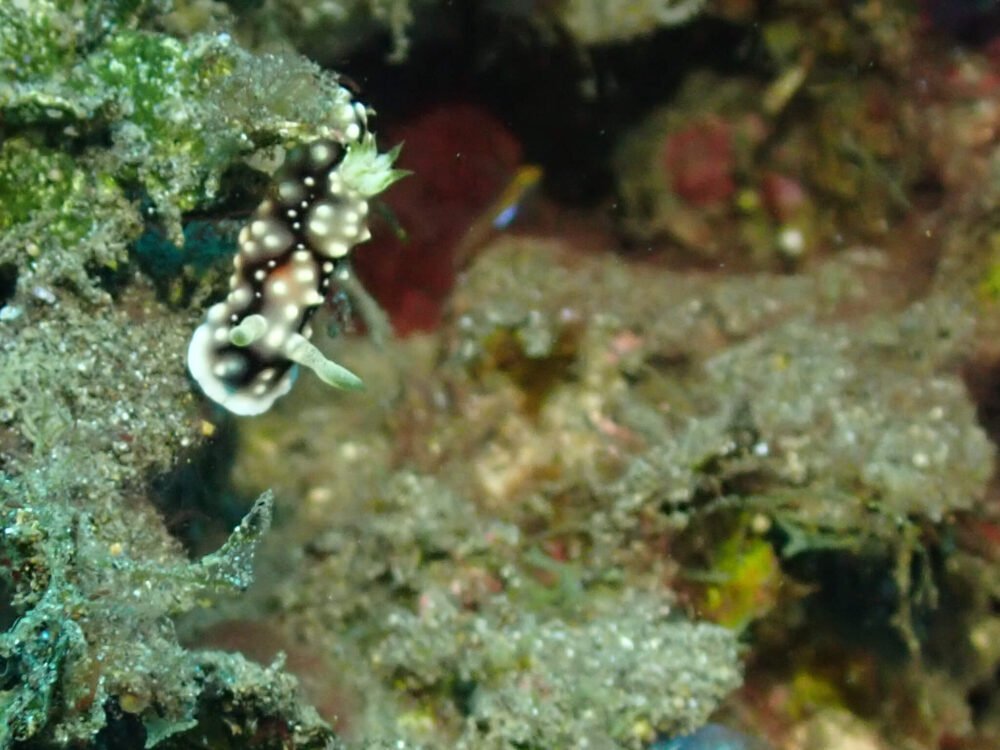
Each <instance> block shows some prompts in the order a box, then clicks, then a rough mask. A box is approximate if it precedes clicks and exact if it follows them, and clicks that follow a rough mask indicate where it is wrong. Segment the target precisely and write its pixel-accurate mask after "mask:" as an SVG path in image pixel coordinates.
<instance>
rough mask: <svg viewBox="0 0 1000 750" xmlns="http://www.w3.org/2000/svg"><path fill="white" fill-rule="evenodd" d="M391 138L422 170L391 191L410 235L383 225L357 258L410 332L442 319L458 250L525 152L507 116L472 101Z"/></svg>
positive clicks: (441, 108)
mask: <svg viewBox="0 0 1000 750" xmlns="http://www.w3.org/2000/svg"><path fill="white" fill-rule="evenodd" d="M383 140H384V142H385V143H399V142H403V143H404V144H405V145H404V146H403V151H402V154H401V156H400V158H399V162H398V163H397V166H398V167H399V168H401V169H409V170H411V171H412V172H413V173H414V174H413V176H411V177H408V178H407V179H405V180H403V181H402V182H400V183H399V184H398V185H395V186H394V187H393V188H392V190H390V191H389V192H388V193H387V194H386V197H385V201H386V203H387V204H388V206H389V208H390V210H391V211H392V213H393V214H394V215H395V217H396V219H397V220H398V222H399V225H400V226H401V227H402V228H403V230H404V231H405V232H406V234H407V238H406V239H405V240H404V239H400V238H399V237H396V236H394V234H393V232H392V231H390V229H389V228H388V227H386V226H382V227H380V228H379V227H376V230H375V231H373V232H372V234H373V235H374V236H375V237H374V239H373V241H372V242H370V243H368V244H367V245H366V246H364V247H361V248H359V252H357V253H356V254H355V256H354V258H353V261H354V264H355V266H356V268H357V270H358V274H359V276H360V277H361V279H362V281H363V282H364V283H365V286H366V288H367V289H369V290H370V291H371V293H372V294H373V295H374V296H375V298H376V299H377V300H378V301H379V303H380V304H381V305H382V306H383V308H384V309H385V310H386V311H387V312H388V313H389V316H390V318H391V319H392V322H393V326H394V327H395V329H396V332H397V333H398V334H400V335H407V334H410V333H414V332H416V331H428V330H432V329H433V328H434V327H435V326H436V325H437V324H438V322H439V320H440V317H441V311H442V306H443V304H444V302H445V300H446V299H447V296H448V293H449V292H450V291H451V288H452V285H453V284H454V281H455V275H456V265H457V263H456V258H455V252H456V250H457V249H458V247H459V245H460V243H461V241H462V239H463V238H464V237H465V236H466V233H467V232H468V231H469V229H470V227H471V226H472V225H473V224H474V223H475V222H476V221H477V219H480V218H481V217H482V215H483V213H484V211H486V210H487V209H488V208H489V207H490V206H491V204H492V203H493V202H494V201H495V200H496V199H497V197H498V196H499V195H500V194H501V193H502V191H503V189H504V186H505V185H506V184H507V183H508V182H509V180H510V178H511V175H512V174H513V173H514V171H515V169H516V168H517V166H518V165H519V164H520V163H521V159H522V153H521V147H520V144H519V143H518V142H517V140H516V139H515V138H514V136H513V135H512V134H511V132H510V131H509V130H508V129H507V128H506V127H504V125H503V123H501V122H500V121H499V120H497V119H496V118H495V117H494V116H493V115H491V114H490V113H489V112H487V111H485V110H483V109H481V108H479V107H477V106H475V105H471V104H464V103H453V104H442V105H438V106H437V107H435V108H433V109H431V110H428V111H426V112H423V113H421V114H419V115H417V116H416V117H415V118H413V119H412V120H410V121H408V122H406V123H403V124H402V125H400V126H398V127H395V128H392V129H390V130H389V132H387V133H385V135H384V136H383ZM379 230H380V231H379Z"/></svg>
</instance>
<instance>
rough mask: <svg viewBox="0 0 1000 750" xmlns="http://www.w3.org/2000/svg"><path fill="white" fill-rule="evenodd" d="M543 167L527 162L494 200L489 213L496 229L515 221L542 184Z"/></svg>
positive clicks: (504, 227)
mask: <svg viewBox="0 0 1000 750" xmlns="http://www.w3.org/2000/svg"><path fill="white" fill-rule="evenodd" d="M541 181H542V168H541V167H539V166H538V165H537V164H525V165H524V166H523V167H519V168H518V170H517V172H515V173H514V176H513V177H512V178H511V180H510V182H509V183H508V184H507V187H505V188H504V190H503V192H502V193H501V194H500V197H499V198H497V199H496V201H494V202H493V206H492V207H491V209H490V211H488V212H487V213H488V215H490V216H492V221H491V222H490V223H491V224H492V226H493V228H494V229H497V230H503V229H506V228H507V227H509V226H510V225H511V224H512V223H514V219H516V218H517V215H518V213H519V212H520V211H521V208H522V207H523V206H524V204H525V203H526V202H527V200H528V198H530V197H531V196H532V195H534V192H535V189H536V188H537V187H538V186H539V184H541Z"/></svg>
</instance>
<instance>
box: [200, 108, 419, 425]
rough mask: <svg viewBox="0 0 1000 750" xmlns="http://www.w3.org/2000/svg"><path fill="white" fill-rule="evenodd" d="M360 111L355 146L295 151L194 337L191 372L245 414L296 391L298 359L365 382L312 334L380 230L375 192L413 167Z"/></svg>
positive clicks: (350, 138) (247, 229) (339, 382)
mask: <svg viewBox="0 0 1000 750" xmlns="http://www.w3.org/2000/svg"><path fill="white" fill-rule="evenodd" d="M354 109H355V112H356V119H355V122H354V123H351V125H349V126H348V127H347V128H345V131H344V132H345V133H346V135H347V137H346V138H345V141H346V143H342V142H340V141H338V140H335V139H333V138H328V139H321V140H316V141H313V142H312V143H308V144H304V145H302V146H298V147H296V148H294V149H293V150H291V151H290V152H289V153H288V155H287V157H286V159H285V162H284V164H283V165H282V166H281V168H280V169H279V170H278V172H277V173H276V174H275V179H274V182H273V184H272V185H271V187H270V190H269V191H268V195H267V197H266V198H265V199H264V201H263V202H262V203H261V204H260V205H259V206H258V207H257V209H256V210H255V211H254V212H253V215H252V216H251V217H250V220H249V222H248V223H247V224H246V226H244V227H243V229H242V230H241V231H240V234H239V248H238V252H237V254H236V257H235V259H234V261H233V266H234V270H233V275H232V277H231V278H230V282H229V287H230V291H229V294H228V296H227V297H226V298H225V300H223V301H222V302H219V303H218V304H215V305H213V306H212V307H210V308H209V310H208V314H207V315H206V317H205V322H204V323H202V324H201V325H200V326H198V328H197V329H196V330H195V332H194V335H193V336H192V337H191V344H190V346H189V347H188V369H189V370H190V371H191V374H192V376H193V377H194V379H195V381H196V382H197V383H198V385H199V386H200V387H201V389H202V390H203V391H204V392H205V395H207V396H208V397H209V398H211V399H212V400H213V401H215V402H217V403H219V404H221V405H222V406H224V407H225V408H226V409H228V410H229V411H231V412H233V413H235V414H241V415H252V414H260V413H262V412H265V411H267V410H268V409H269V408H270V407H271V405H272V404H273V403H274V402H275V400H276V399H278V398H279V397H281V396H283V395H284V394H286V393H288V391H289V390H290V389H291V387H292V383H293V381H294V379H295V375H296V371H297V366H298V365H301V366H303V367H306V368H309V369H311V370H313V371H314V372H315V373H316V374H317V375H318V376H319V377H320V378H321V379H322V380H323V381H324V382H326V383H329V384H330V385H333V386H335V387H338V388H359V387H361V385H362V383H361V379H360V378H358V376H357V375H355V374H354V373H352V372H351V371H350V370H348V369H346V368H344V367H342V366H341V365H339V364H337V363H336V362H333V361H331V360H329V359H327V358H326V357H324V356H323V354H322V353H321V352H320V351H319V349H317V348H316V347H315V346H314V345H313V344H312V342H310V340H309V339H310V336H311V334H312V332H311V329H310V326H309V320H310V318H311V317H312V315H313V313H314V312H315V311H316V308H317V307H318V306H319V305H320V304H322V303H323V301H324V299H325V296H326V291H327V287H328V286H329V284H330V280H331V278H332V277H333V275H334V274H335V273H336V272H337V271H338V269H339V267H340V266H341V265H342V264H344V263H345V262H346V258H347V255H348V253H349V252H350V251H351V248H353V247H354V245H356V244H358V243H359V242H364V241H365V240H367V239H368V238H369V237H370V233H369V231H368V225H367V221H366V219H367V216H368V199H369V198H371V197H372V196H373V195H376V194H377V193H379V192H381V191H382V190H384V189H385V188H386V187H388V186H389V185H390V184H392V183H393V182H394V181H395V180H397V179H399V177H401V176H402V175H403V174H404V173H403V172H401V171H399V170H395V169H393V168H392V163H393V160H394V159H395V157H396V154H397V153H398V149H395V150H393V151H391V152H389V153H386V154H379V153H378V151H377V150H376V148H375V141H374V138H373V136H371V134H369V133H367V132H366V131H365V129H364V115H365V113H364V110H363V109H362V108H361V107H360V105H355V107H354Z"/></svg>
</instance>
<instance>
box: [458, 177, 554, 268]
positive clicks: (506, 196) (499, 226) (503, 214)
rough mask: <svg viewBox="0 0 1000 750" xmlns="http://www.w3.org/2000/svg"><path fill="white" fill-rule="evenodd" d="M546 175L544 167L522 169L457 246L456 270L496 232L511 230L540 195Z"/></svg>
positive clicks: (470, 258)
mask: <svg viewBox="0 0 1000 750" xmlns="http://www.w3.org/2000/svg"><path fill="white" fill-rule="evenodd" d="M542 174H543V173H542V168H541V167H539V166H538V165H536V164H525V165H524V166H522V167H518V169H517V171H516V172H514V176H513V177H511V178H510V181H509V182H508V183H507V185H506V186H505V187H504V189H503V191H502V192H501V193H500V195H499V196H498V197H497V199H496V200H494V201H493V202H492V203H491V204H490V205H489V206H488V207H487V208H486V210H484V211H483V213H482V214H480V216H479V218H478V219H476V220H475V221H474V222H473V223H472V225H471V226H470V227H469V230H468V231H467V232H466V233H465V236H464V237H463V238H462V239H461V241H459V243H458V244H457V245H456V246H455V250H454V252H453V253H452V258H453V261H454V267H455V268H456V269H459V268H464V267H465V265H466V264H467V263H468V262H469V261H470V260H472V258H473V256H474V255H475V254H476V252H477V251H478V250H479V249H480V248H482V247H483V245H485V244H486V243H487V242H488V241H489V240H490V239H491V238H492V237H493V235H494V233H495V232H502V231H504V230H506V229H509V228H510V226H511V225H512V224H513V223H514V221H515V220H516V219H517V217H518V215H520V214H521V212H522V210H523V209H524V206H525V205H526V204H527V203H528V201H529V199H530V198H531V197H532V196H533V195H534V194H535V193H536V192H537V188H538V186H539V185H541V182H542Z"/></svg>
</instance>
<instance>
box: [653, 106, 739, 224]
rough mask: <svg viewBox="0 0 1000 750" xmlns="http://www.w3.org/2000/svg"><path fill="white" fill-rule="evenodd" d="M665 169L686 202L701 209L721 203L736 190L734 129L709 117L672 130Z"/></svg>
mask: <svg viewBox="0 0 1000 750" xmlns="http://www.w3.org/2000/svg"><path fill="white" fill-rule="evenodd" d="M663 168H664V169H665V170H666V172H667V177H668V179H669V181H670V186H671V188H672V189H673V191H674V193H676V194H677V195H678V196H680V198H681V199H682V200H684V201H685V202H687V203H689V204H690V205H692V206H695V207H698V208H704V207H706V206H711V205H713V204H718V203H721V202H722V201H724V200H726V199H727V198H729V197H730V196H731V195H732V194H733V191H734V190H735V189H736V183H735V181H734V179H733V171H734V168H735V155H734V150H733V134H732V128H731V127H730V126H729V125H728V123H726V122H724V121H723V120H720V119H719V118H717V117H708V118H705V119H704V120H702V121H700V122H693V123H691V124H690V125H687V126H686V127H685V128H683V129H682V130H678V131H676V132H674V133H671V134H670V135H669V136H668V137H667V139H666V142H665V143H664V145H663Z"/></svg>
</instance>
